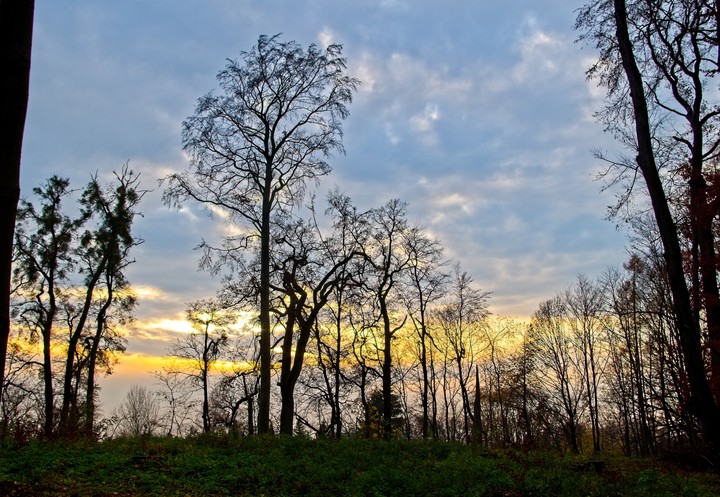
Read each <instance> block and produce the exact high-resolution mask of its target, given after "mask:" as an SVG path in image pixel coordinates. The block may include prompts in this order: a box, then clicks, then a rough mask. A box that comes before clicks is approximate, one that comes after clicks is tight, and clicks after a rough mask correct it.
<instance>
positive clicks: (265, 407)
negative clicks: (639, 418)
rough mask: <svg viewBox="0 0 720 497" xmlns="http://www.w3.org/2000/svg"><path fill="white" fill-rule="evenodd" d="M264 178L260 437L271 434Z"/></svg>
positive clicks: (267, 223)
mask: <svg viewBox="0 0 720 497" xmlns="http://www.w3.org/2000/svg"><path fill="white" fill-rule="evenodd" d="M267 169H268V171H267V172H266V177H265V193H264V198H263V204H262V226H261V233H260V391H259V392H258V421H257V430H258V433H259V434H260V435H264V434H266V433H269V432H270V381H271V373H272V370H271V364H270V361H271V350H270V338H271V337H270V208H271V202H270V188H271V185H272V175H271V170H270V167H268V168H267Z"/></svg>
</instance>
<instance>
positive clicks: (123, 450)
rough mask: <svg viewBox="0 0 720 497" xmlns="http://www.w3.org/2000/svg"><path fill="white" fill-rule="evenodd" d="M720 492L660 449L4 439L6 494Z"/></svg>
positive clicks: (1, 479) (1, 475) (719, 485)
mask: <svg viewBox="0 0 720 497" xmlns="http://www.w3.org/2000/svg"><path fill="white" fill-rule="evenodd" d="M137 495H148V496H163V497H164V496H178V497H180V496H182V497H194V496H295V495H298V496H330V495H331V496H388V497H390V496H403V497H410V496H438V497H440V496H447V497H450V496H488V497H493V496H497V497H500V496H505V497H512V496H533V497H544V496H548V497H549V496H553V497H554V496H577V497H592V496H649V497H662V496H693V497H701V496H717V495H720V477H719V476H718V475H717V474H714V473H703V472H699V471H698V472H693V471H690V470H688V469H683V468H680V467H677V466H671V465H669V464H667V463H661V462H660V461H656V460H649V459H626V458H605V459H603V460H602V462H601V464H596V463H595V462H594V461H588V460H586V459H583V458H581V457H563V456H560V455H556V454H553V453H533V452H529V453H525V452H514V451H492V452H487V451H481V450H478V449H477V448H475V447H470V446H465V445H460V444H449V443H433V442H423V441H402V440H395V441H391V442H383V441H368V440H361V439H345V440H341V441H339V442H338V441H331V440H308V439H306V438H301V437H295V438H291V437H247V438H242V437H240V438H233V437H228V436H203V437H197V438H189V439H173V438H131V439H117V440H108V441H103V442H91V441H88V442H74V443H67V442H52V443H50V442H32V443H30V444H29V445H26V446H24V447H20V448H15V447H10V446H0V496H3V497H5V496H7V497H11V496H12V497H21V496H23V497H24V496H60V497H62V496H68V497H69V496H73V497H90V496H93V497H106V496H107V497H110V496H116V497H117V496H119V497H125V496H137Z"/></svg>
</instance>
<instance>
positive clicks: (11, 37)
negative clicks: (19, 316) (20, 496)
mask: <svg viewBox="0 0 720 497" xmlns="http://www.w3.org/2000/svg"><path fill="white" fill-rule="evenodd" d="M34 12H35V1H34V0H2V2H0V68H1V69H0V72H2V77H0V99H1V101H2V104H1V105H2V106H1V107H0V109H1V110H0V116H1V117H0V119H1V121H0V129H2V130H3V131H2V133H0V287H2V289H1V290H0V295H1V301H2V302H1V303H0V391H2V387H3V385H4V384H5V358H6V356H7V347H8V340H9V337H10V285H11V277H12V275H11V273H12V252H13V238H14V234H15V217H16V215H17V205H18V201H19V199H20V158H21V152H22V142H23V134H24V130H25V118H26V116H27V106H28V97H29V86H30V59H31V53H32V31H33V17H34ZM0 401H2V398H1V397H0Z"/></svg>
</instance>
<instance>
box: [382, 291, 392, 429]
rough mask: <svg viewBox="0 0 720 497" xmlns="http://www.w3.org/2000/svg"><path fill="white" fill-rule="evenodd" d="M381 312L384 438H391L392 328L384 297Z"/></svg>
mask: <svg viewBox="0 0 720 497" xmlns="http://www.w3.org/2000/svg"><path fill="white" fill-rule="evenodd" d="M380 312H381V314H382V320H383V330H384V335H385V337H384V338H385V340H384V349H383V364H382V392H383V416H382V419H383V438H385V439H386V440H389V439H390V438H391V437H392V329H391V327H390V315H389V313H388V309H387V305H386V302H385V300H384V298H381V299H380Z"/></svg>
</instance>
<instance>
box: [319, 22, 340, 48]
mask: <svg viewBox="0 0 720 497" xmlns="http://www.w3.org/2000/svg"><path fill="white" fill-rule="evenodd" d="M335 39H336V36H335V33H334V32H333V31H332V29H330V28H328V27H324V28H323V30H322V31H320V33H318V41H319V42H320V46H322V47H323V48H327V47H329V46H330V45H332V44H333V43H336V42H335Z"/></svg>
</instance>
